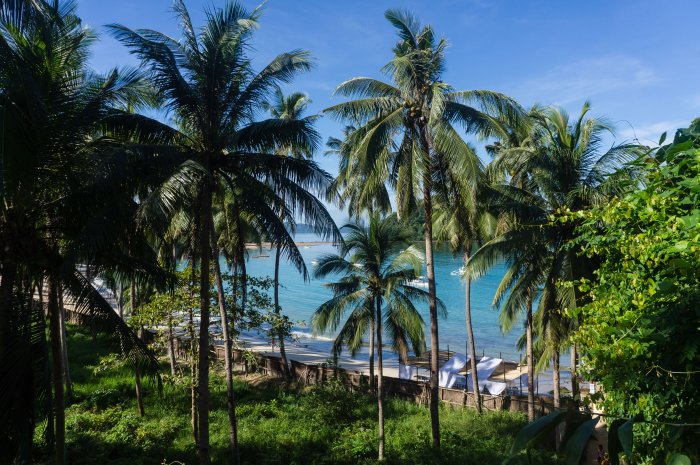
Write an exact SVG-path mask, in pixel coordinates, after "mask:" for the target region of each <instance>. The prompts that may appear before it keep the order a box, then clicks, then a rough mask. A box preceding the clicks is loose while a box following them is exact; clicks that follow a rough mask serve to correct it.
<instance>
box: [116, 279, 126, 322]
mask: <svg viewBox="0 0 700 465" xmlns="http://www.w3.org/2000/svg"><path fill="white" fill-rule="evenodd" d="M118 286H119V289H118V290H117V308H118V310H119V318H122V319H123V318H124V286H123V285H122V283H121V282H120V283H119V285H118Z"/></svg>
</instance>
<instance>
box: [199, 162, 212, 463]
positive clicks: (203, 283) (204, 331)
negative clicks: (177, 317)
mask: <svg viewBox="0 0 700 465" xmlns="http://www.w3.org/2000/svg"><path fill="white" fill-rule="evenodd" d="M204 162H205V169H208V168H209V166H208V163H207V160H204ZM202 191H203V192H202V197H201V199H202V202H201V210H200V212H199V213H200V214H201V221H200V225H199V226H200V231H199V234H200V237H199V253H200V261H199V269H200V274H199V309H200V315H199V317H200V320H199V321H200V323H199V405H198V406H199V464H200V465H209V463H210V456H209V404H210V402H209V401H210V399H209V288H210V285H209V258H210V256H211V250H210V238H209V227H210V224H211V219H210V217H211V190H210V186H209V184H208V182H205V183H204V187H203V189H202Z"/></svg>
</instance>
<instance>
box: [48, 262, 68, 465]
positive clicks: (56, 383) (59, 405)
mask: <svg viewBox="0 0 700 465" xmlns="http://www.w3.org/2000/svg"><path fill="white" fill-rule="evenodd" d="M48 287H49V289H48V291H49V302H48V312H49V325H50V326H49V334H50V337H51V362H52V365H51V372H52V378H53V379H52V381H53V389H54V415H55V417H54V418H55V425H56V426H55V431H54V434H55V437H54V443H55V452H56V459H55V460H56V465H63V464H64V463H65V444H66V418H65V410H64V407H65V401H64V398H63V367H62V366H61V365H62V363H61V362H62V360H63V351H62V350H61V315H60V309H59V306H58V292H59V289H58V284H57V282H56V278H55V277H54V276H53V275H51V274H50V275H49V277H48Z"/></svg>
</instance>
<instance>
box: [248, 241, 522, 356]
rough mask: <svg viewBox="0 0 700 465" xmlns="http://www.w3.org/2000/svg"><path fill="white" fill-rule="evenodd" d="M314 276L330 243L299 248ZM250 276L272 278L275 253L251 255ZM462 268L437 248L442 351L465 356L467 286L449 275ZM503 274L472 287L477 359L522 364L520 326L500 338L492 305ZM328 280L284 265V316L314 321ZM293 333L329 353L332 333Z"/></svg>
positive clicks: (498, 271)
mask: <svg viewBox="0 0 700 465" xmlns="http://www.w3.org/2000/svg"><path fill="white" fill-rule="evenodd" d="M295 239H296V240H297V241H298V242H313V241H318V240H319V239H318V237H316V236H315V235H313V234H297V236H296V237H295ZM299 249H300V251H301V253H302V255H303V257H304V260H305V262H306V266H307V267H308V269H309V271H310V274H311V270H312V268H313V265H312V261H314V260H316V259H318V257H320V256H321V255H324V254H329V253H337V249H336V248H335V247H334V246H333V245H332V244H318V245H307V246H303V245H301V246H299ZM249 253H250V255H249V258H248V261H247V271H248V274H250V275H251V276H256V277H265V276H270V277H272V276H273V274H274V256H275V253H274V250H269V249H263V250H262V251H260V250H258V249H252V250H249ZM461 266H462V257H461V256H456V257H455V256H453V255H452V253H451V252H450V251H449V250H447V249H445V248H438V249H437V250H436V253H435V278H436V283H437V284H436V286H437V295H438V297H439V298H440V299H442V301H443V302H444V303H445V306H446V307H447V316H446V318H444V319H441V320H440V321H439V342H440V349H441V350H447V349H449V350H450V351H453V352H454V351H457V352H462V353H467V350H466V342H467V336H466V334H467V333H466V324H465V295H464V291H465V289H464V282H463V281H462V279H461V278H460V277H459V276H453V275H451V272H452V271H454V270H457V269H459V268H460V267H461ZM504 272H505V269H504V267H503V265H496V266H495V267H494V268H492V269H491V270H490V271H489V273H487V274H486V275H484V276H483V277H481V278H479V279H477V280H475V281H473V282H472V291H471V309H472V324H473V329H474V337H475V343H476V352H477V354H478V355H481V354H482V353H484V354H485V355H489V356H496V357H499V358H504V359H507V360H513V361H518V360H520V359H521V355H522V354H521V353H519V352H518V350H517V349H516V341H517V339H518V338H519V337H520V334H521V333H522V325H520V324H518V325H515V326H514V331H513V332H511V333H510V334H505V335H504V334H501V331H500V329H499V326H498V311H497V310H496V309H494V308H493V306H492V305H491V302H492V300H493V295H494V292H495V291H496V288H497V287H498V284H499V282H500V281H501V278H502V277H503V274H504ZM327 281H328V280H315V279H313V278H310V279H309V280H308V281H304V279H303V277H302V275H301V274H300V273H299V272H298V271H297V270H296V269H295V268H294V267H293V266H292V265H291V264H290V263H288V262H287V261H286V260H284V259H283V260H281V262H280V284H281V289H280V306H281V307H282V311H283V312H284V313H285V314H286V315H288V316H289V317H290V318H291V319H292V321H295V322H297V321H299V322H306V323H307V324H308V323H309V321H310V320H311V315H312V314H313V312H314V311H315V310H316V308H318V306H319V305H320V304H322V303H323V302H325V301H326V300H328V299H329V298H330V297H331V296H332V293H331V292H330V291H329V290H328V289H327V288H326V287H325V286H324V282H327ZM418 308H419V310H420V312H421V314H422V315H423V318H424V320H425V322H426V342H427V343H428V346H429V344H430V334H429V327H428V324H429V319H428V307H427V305H418ZM294 334H295V336H296V337H298V338H299V339H300V340H302V341H304V342H305V343H307V344H312V345H313V346H314V347H315V348H317V349H319V350H328V351H330V345H331V342H330V341H332V339H333V336H334V335H333V334H325V335H319V336H318V337H315V338H314V337H312V336H311V331H310V329H309V328H308V327H307V326H306V325H304V324H298V325H296V326H295V328H294Z"/></svg>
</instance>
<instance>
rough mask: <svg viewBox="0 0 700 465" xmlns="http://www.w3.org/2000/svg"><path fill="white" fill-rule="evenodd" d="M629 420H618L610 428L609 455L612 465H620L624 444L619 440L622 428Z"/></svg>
mask: <svg viewBox="0 0 700 465" xmlns="http://www.w3.org/2000/svg"><path fill="white" fill-rule="evenodd" d="M626 421H627V420H623V419H621V418H618V419H616V420H614V421H613V422H612V423H611V424H610V427H609V428H608V454H609V455H610V463H611V465H620V453H621V452H622V443H621V442H620V438H619V433H618V432H619V429H620V426H622V425H623V424H625V422H626Z"/></svg>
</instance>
